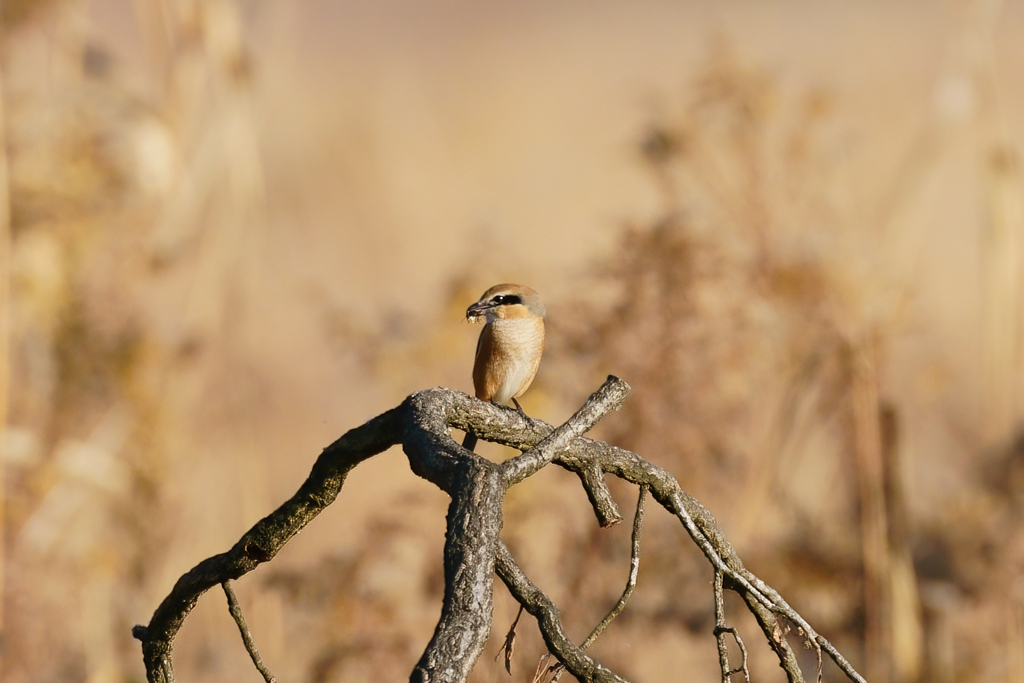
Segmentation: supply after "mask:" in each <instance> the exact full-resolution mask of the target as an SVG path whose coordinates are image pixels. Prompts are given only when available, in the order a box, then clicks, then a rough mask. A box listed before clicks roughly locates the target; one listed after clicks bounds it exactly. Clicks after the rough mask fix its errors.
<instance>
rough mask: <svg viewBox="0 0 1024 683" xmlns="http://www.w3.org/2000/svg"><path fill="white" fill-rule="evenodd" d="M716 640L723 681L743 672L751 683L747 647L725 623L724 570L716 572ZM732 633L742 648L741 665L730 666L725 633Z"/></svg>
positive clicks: (730, 679)
mask: <svg viewBox="0 0 1024 683" xmlns="http://www.w3.org/2000/svg"><path fill="white" fill-rule="evenodd" d="M714 592H715V640H716V641H717V642H718V664H719V666H720V667H721V669H722V683H731V682H732V677H733V676H734V675H736V674H743V680H745V681H746V683H750V670H749V669H748V668H747V648H746V647H744V645H743V639H742V638H740V634H739V632H738V631H737V630H736V629H735V628H733V627H731V626H729V625H728V624H726V623H725V581H724V579H723V577H722V572H720V571H716V572H715V590H714ZM726 633H728V634H730V635H731V636H732V637H733V639H734V640H735V641H736V645H737V646H739V648H740V658H741V659H740V666H739V667H738V668H736V669H730V668H729V644H728V643H727V642H726V640H725V634H726Z"/></svg>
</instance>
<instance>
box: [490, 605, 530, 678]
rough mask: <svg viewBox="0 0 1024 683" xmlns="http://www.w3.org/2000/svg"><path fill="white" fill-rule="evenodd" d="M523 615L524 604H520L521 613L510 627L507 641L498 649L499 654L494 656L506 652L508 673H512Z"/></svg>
mask: <svg viewBox="0 0 1024 683" xmlns="http://www.w3.org/2000/svg"><path fill="white" fill-rule="evenodd" d="M522 616H523V606H522V605H519V613H518V614H516V620H515V621H513V622H512V625H511V626H509V627H508V633H506V634H505V643H504V644H503V645H502V646H501V649H500V650H498V654H497V655H495V656H494V658H495V659H497V658H498V657H500V656H501V655H502V653H504V654H505V671H507V672H508V675H509V676H511V675H512V655H513V654H515V651H516V626H517V625H518V624H519V619H520V618H521V617H522Z"/></svg>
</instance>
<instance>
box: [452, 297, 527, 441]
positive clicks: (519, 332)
mask: <svg viewBox="0 0 1024 683" xmlns="http://www.w3.org/2000/svg"><path fill="white" fill-rule="evenodd" d="M546 313H547V311H546V310H545V309H544V304H542V303H541V301H540V296H539V295H538V294H537V292H535V291H533V290H532V289H530V288H529V287H526V286H524V285H515V284H501V285H495V286H494V287H491V288H490V289H488V290H487V291H486V292H484V294H483V296H481V297H480V300H479V301H477V302H476V303H475V304H473V305H472V306H470V307H469V308H468V309H466V319H467V320H469V321H471V322H475V321H476V320H478V319H479V318H485V319H486V321H487V324H486V325H484V329H483V330H482V331H481V332H480V339H479V340H478V341H477V345H476V361H475V362H474V364H473V387H474V389H475V391H476V397H477V398H479V399H480V400H483V401H490V402H492V403H495V404H498V405H505V404H507V403H508V402H509V401H512V402H513V403H514V404H515V406H516V409H517V410H519V412H522V408H521V407H520V406H519V402H518V401H516V399H517V398H519V397H520V396H522V395H523V393H525V392H526V390H527V389H528V388H529V387H530V384H531V383H532V382H533V378H534V377H536V375H537V368H539V367H540V359H541V356H542V355H543V353H544V316H545V315H546ZM463 446H465V447H466V448H468V449H470V450H473V448H474V447H475V446H476V437H475V436H473V435H472V434H467V435H466V440H465V441H464V442H463Z"/></svg>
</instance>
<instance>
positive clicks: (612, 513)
mask: <svg viewBox="0 0 1024 683" xmlns="http://www.w3.org/2000/svg"><path fill="white" fill-rule="evenodd" d="M628 393H629V386H628V385H627V384H626V383H625V382H623V381H622V380H620V379H618V378H616V377H609V378H608V380H607V381H606V382H605V383H604V384H603V385H602V386H601V388H600V389H599V390H598V391H597V392H595V393H594V394H593V395H592V396H591V397H590V399H588V401H587V402H586V404H584V406H583V407H582V408H580V410H579V411H577V413H576V414H575V415H573V417H572V418H570V419H569V420H568V421H567V422H566V423H565V424H564V425H562V426H561V427H559V428H557V429H553V428H552V427H551V426H550V425H548V424H546V423H544V422H541V421H539V420H532V419H530V418H528V417H524V416H522V415H520V414H519V413H518V412H517V411H514V410H510V409H505V408H501V407H497V406H493V405H490V404H487V403H483V402H481V401H478V400H476V399H474V398H472V397H470V396H467V395H466V394H463V393H460V392H456V391H452V390H450V389H444V388H437V389H430V390H427V391H421V392H418V393H416V394H413V395H411V396H409V397H408V398H407V399H406V400H405V401H404V402H403V403H402V405H400V406H398V407H397V408H394V409H392V410H390V411H388V412H386V413H384V414H382V415H380V416H378V417H375V418H373V419H372V420H370V421H369V422H367V423H366V424H364V425H362V426H360V427H357V428H355V429H353V430H351V431H349V432H348V433H346V434H345V435H344V436H342V437H341V438H340V439H338V440H337V441H335V442H334V443H333V444H331V445H330V446H328V447H327V448H325V449H324V451H323V452H322V453H321V454H320V457H319V458H318V459H317V461H316V463H315V464H314V466H313V469H312V471H311V473H310V475H309V477H308V478H307V479H306V481H305V482H304V483H303V485H302V486H301V487H300V488H299V490H298V492H297V493H296V494H295V495H294V496H292V498H291V499H289V500H288V501H286V502H285V503H284V504H283V505H281V507H279V508H278V509H277V510H275V511H274V512H272V513H271V514H270V515H268V516H267V517H265V518H263V519H262V520H260V521H259V522H257V523H256V525H255V526H253V527H252V529H250V530H249V531H248V532H247V533H246V534H245V535H244V536H242V538H241V539H240V540H239V541H238V542H237V543H236V544H235V545H234V547H232V548H231V549H230V550H228V551H227V552H225V553H222V554H220V555H215V556H213V557H210V558H208V559H206V560H203V561H202V562H200V563H199V564H198V565H196V566H195V567H194V568H193V569H192V570H190V571H189V572H187V573H186V574H185V575H184V576H182V577H181V578H180V579H179V580H178V582H177V583H176V584H175V586H174V588H173V589H172V590H171V593H170V594H169V595H168V596H167V597H166V598H165V599H164V601H163V602H162V603H161V604H160V606H159V607H157V609H156V612H154V614H153V617H152V619H150V622H149V625H148V626H136V627H135V628H134V629H132V633H133V635H134V636H135V637H136V638H137V639H138V640H140V641H141V642H142V652H143V660H144V663H145V666H146V675H147V678H148V680H149V681H150V682H151V683H172V682H173V681H174V670H173V665H172V661H171V655H172V651H173V647H174V639H175V636H176V635H177V633H178V630H179V629H180V628H181V625H182V623H183V622H184V620H185V618H186V617H187V616H188V614H189V612H190V611H191V610H192V608H193V607H194V606H195V604H196V602H197V601H198V599H199V597H200V596H201V595H202V594H203V593H204V592H205V591H207V590H208V589H210V588H212V587H213V586H216V585H217V584H220V583H223V582H225V581H228V580H234V579H238V578H240V577H241V576H243V575H245V574H246V573H248V572H250V571H252V570H253V569H255V568H256V567H257V566H258V565H259V564H260V563H262V562H269V561H270V560H272V559H273V558H274V556H275V555H276V554H277V553H278V551H280V549H281V548H282V547H283V546H284V545H285V544H286V543H287V542H288V541H289V540H290V539H291V538H292V537H293V536H294V535H295V534H296V533H298V532H299V531H300V530H301V529H302V528H303V527H305V526H306V525H307V524H308V523H309V522H310V521H312V520H313V519H314V518H315V517H316V516H317V515H318V514H319V513H320V512H321V511H322V510H323V509H324V508H326V507H327V506H328V505H330V504H331V503H332V502H333V501H334V499H335V498H336V497H337V495H338V493H339V491H340V490H341V487H342V486H343V485H344V482H345V478H346V476H347V475H348V473H349V471H351V470H352V468H353V467H355V466H356V465H358V464H359V463H360V462H362V461H364V460H366V459H367V458H370V457H372V456H374V455H376V454H378V453H381V452H383V451H385V450H387V449H388V448H390V447H392V446H395V445H399V444H400V445H401V446H402V448H403V450H404V451H405V453H406V455H407V456H408V458H409V465H410V467H411V469H412V471H413V472H415V473H416V474H417V475H418V476H420V477H423V478H424V479H426V480H428V481H430V482H432V483H433V484H435V485H436V486H438V487H439V488H441V489H442V490H444V491H445V492H446V493H448V495H449V496H450V497H451V504H450V505H449V508H448V518H447V519H448V527H447V532H446V536H445V549H444V574H445V593H444V602H443V604H442V609H441V617H440V619H439V620H438V624H437V627H436V629H435V631H434V635H433V637H432V638H431V640H430V643H429V644H428V645H427V647H426V649H425V651H424V653H423V656H422V657H421V658H420V661H419V662H418V663H417V665H416V667H415V668H414V670H413V672H412V675H411V678H410V680H411V681H414V682H418V681H422V682H423V683H427V682H428V681H429V682H431V683H434V682H445V683H447V682H452V683H455V682H461V681H465V680H466V678H467V677H468V675H469V672H470V671H471V670H472V668H473V665H474V664H475V663H476V661H477V659H478V658H479V656H480V654H481V653H482V651H483V648H484V645H485V643H486V641H487V637H488V635H489V633H490V626H491V616H492V611H493V577H494V575H495V573H497V575H498V576H499V577H500V578H501V580H502V581H503V582H504V583H505V585H506V586H507V587H508V588H509V590H510V592H511V593H512V595H513V596H514V597H515V598H516V599H517V600H518V601H519V602H520V604H522V605H523V606H524V607H525V608H526V610H527V611H528V612H530V614H532V615H533V616H534V617H536V618H537V621H538V623H539V625H540V630H541V633H542V635H543V637H544V640H545V642H546V643H547V645H548V647H549V649H550V651H551V653H552V654H553V655H554V656H555V658H556V659H558V661H559V662H561V663H562V664H563V665H564V666H565V668H566V669H567V670H568V671H569V672H570V673H571V674H572V675H573V676H575V677H576V678H577V679H579V680H581V681H599V682H611V681H623V679H622V678H620V677H619V676H617V675H616V674H614V673H613V672H611V671H610V670H608V669H607V668H605V667H603V666H602V665H601V664H600V663H598V662H597V661H596V660H594V659H593V658H591V657H589V656H588V655H586V654H585V653H584V652H583V650H582V649H581V648H580V647H578V646H577V645H575V644H574V643H572V642H571V641H570V640H569V639H568V638H567V637H566V635H565V633H564V630H563V629H562V626H561V622H560V619H559V616H558V609H557V607H556V606H555V605H554V603H552V602H551V600H550V599H549V598H548V597H547V596H546V595H544V593H543V592H542V591H540V590H539V589H538V588H537V587H536V586H534V585H533V584H532V582H530V580H529V578H528V577H527V576H526V575H525V573H523V571H522V570H521V569H520V568H519V566H518V565H517V564H516V563H515V561H514V560H513V559H512V557H511V555H510V554H509V552H508V549H507V548H506V547H505V546H504V544H503V543H502V542H501V539H500V537H499V532H500V530H501V525H502V503H503V501H504V495H505V492H506V490H507V489H508V488H509V487H511V486H514V485H515V484H517V483H519V482H521V481H522V480H524V479H526V478H527V477H529V476H531V475H533V474H535V473H536V472H538V471H539V470H541V469H542V468H544V467H546V466H547V465H548V464H552V463H553V464H555V465H557V466H559V467H563V468H565V469H567V470H569V471H572V472H575V473H576V474H577V475H578V476H579V479H580V483H581V484H582V485H583V487H584V489H585V490H586V492H587V497H588V499H589V500H590V502H591V505H592V507H593V509H594V514H595V516H596V517H597V519H598V521H599V523H600V524H601V525H602V526H608V525H610V524H615V523H617V522H618V521H620V520H621V519H622V517H621V515H620V514H619V511H618V509H617V507H616V505H615V502H614V501H613V500H612V497H611V495H610V494H609V492H608V488H607V485H606V483H605V478H604V477H605V475H608V474H611V475H613V476H617V477H620V478H622V479H625V480H627V481H630V482H632V483H634V484H637V485H639V486H646V487H647V488H648V489H649V490H650V492H651V494H652V496H653V497H654V499H655V500H656V501H657V502H658V503H660V504H661V505H662V506H663V507H665V508H666V509H667V510H669V511H670V512H671V513H672V514H674V515H676V516H677V517H678V518H679V519H680V521H681V522H682V523H683V525H684V527H685V528H686V530H687V532H688V533H689V534H690V537H691V538H692V539H693V540H694V542H695V543H697V545H698V546H699V547H700V548H701V550H702V551H703V552H704V554H705V556H707V558H708V560H709V561H710V562H711V564H712V566H713V567H714V568H715V569H716V571H718V572H721V574H722V576H723V577H724V581H725V585H726V587H727V588H729V589H731V590H734V591H736V592H737V593H739V594H740V595H741V596H742V597H743V599H744V600H745V601H746V602H747V604H748V605H749V607H750V608H751V610H752V611H753V612H754V614H755V617H757V620H758V623H759V624H760V625H761V627H762V630H764V631H765V635H766V637H767V638H768V639H769V644H770V645H771V647H772V648H773V650H774V651H775V652H776V653H777V654H778V655H779V660H780V662H779V663H780V666H781V667H782V668H783V669H785V670H786V673H787V676H788V677H789V679H790V680H791V681H800V680H803V678H802V674H801V673H800V670H799V667H798V666H797V663H796V659H795V657H793V653H792V650H791V649H790V648H789V645H788V643H786V640H785V634H784V633H783V631H782V629H781V627H780V626H779V625H778V621H777V618H778V617H779V616H781V617H784V618H785V619H787V620H789V621H790V622H792V623H794V624H796V625H797V627H798V629H799V631H800V632H801V635H803V637H805V638H806V639H807V642H808V643H809V644H810V645H811V646H812V647H814V648H815V649H817V651H818V653H819V657H820V653H821V652H825V653H826V654H828V655H829V656H830V657H832V659H833V660H834V661H835V662H836V664H837V665H838V666H839V667H840V669H842V670H843V671H844V672H845V673H846V675H847V676H848V677H849V678H850V679H851V680H854V681H858V682H859V683H863V681H864V679H863V678H861V677H860V675H859V674H857V672H856V671H855V670H854V669H853V667H852V666H850V664H849V663H848V662H847V661H846V660H845V659H844V658H843V657H842V656H841V655H840V654H839V653H838V652H837V651H836V650H835V648H834V647H832V645H831V644H830V643H829V642H828V641H827V640H825V639H824V638H823V637H822V636H820V635H818V634H817V633H816V632H815V631H814V630H813V629H811V627H810V625H808V624H807V623H806V621H805V620H804V619H803V618H802V617H801V616H800V615H799V614H797V613H796V612H795V611H794V610H793V609H792V608H790V607H789V605H788V604H786V602H785V601H784V600H783V599H782V598H781V597H780V596H779V595H778V594H777V593H776V592H775V591H774V590H772V589H771V588H770V587H769V586H767V585H766V584H764V582H762V581H761V580H760V579H758V578H757V577H756V576H754V575H753V574H751V573H750V572H748V571H747V570H746V568H745V567H744V566H743V563H742V562H741V561H740V559H739V557H738V556H737V555H736V553H735V551H734V550H733V548H732V546H731V545H730V543H729V541H728V540H727V539H726V537H725V535H724V534H723V533H722V530H721V528H720V527H719V526H718V523H717V522H716V521H715V519H714V517H713V516H712V515H711V513H710V512H708V510H707V509H706V508H704V507H703V506H702V505H701V504H700V503H698V502H697V501H696V500H695V499H694V498H693V497H692V496H690V495H689V494H687V493H686V492H685V491H683V490H682V489H681V488H680V487H679V484H678V483H677V482H676V480H675V479H674V478H673V477H672V476H671V475H670V474H669V473H668V472H666V471H665V470H663V469H661V468H659V467H657V466H656V465H653V464H652V463H650V462H648V461H646V460H644V459H643V458H641V457H640V456H639V455H637V454H635V453H632V452H630V451H626V450H623V449H619V448H615V447H613V446H610V445H608V444H606V443H604V442H600V441H593V440H591V439H587V438H585V437H583V436H582V435H583V434H585V433H586V432H587V431H588V430H590V429H591V428H592V427H593V426H594V425H595V424H596V423H597V422H598V421H599V420H600V419H601V418H602V417H604V416H605V415H606V414H607V413H608V412H609V411H611V410H613V409H616V408H618V407H619V405H620V404H621V403H622V401H623V400H624V399H625V397H626V395H627V394H628ZM453 427H454V428H457V429H461V430H463V431H468V432H471V433H473V434H475V435H476V436H478V437H479V438H481V439H485V440H488V441H493V442H497V443H502V444H505V445H507V446H511V447H513V448H516V449H518V450H520V451H522V454H521V455H519V456H517V457H515V458H511V459H510V460H507V461H505V462H504V463H500V464H498V463H492V462H490V461H488V460H486V459H484V458H481V457H480V456H478V455H476V454H474V453H472V452H470V451H468V450H466V449H464V448H462V447H461V446H459V445H458V444H457V443H456V442H455V441H454V440H453V439H452V438H451V435H450V429H451V428H453ZM779 634H781V635H779ZM780 641H781V642H780Z"/></svg>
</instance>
